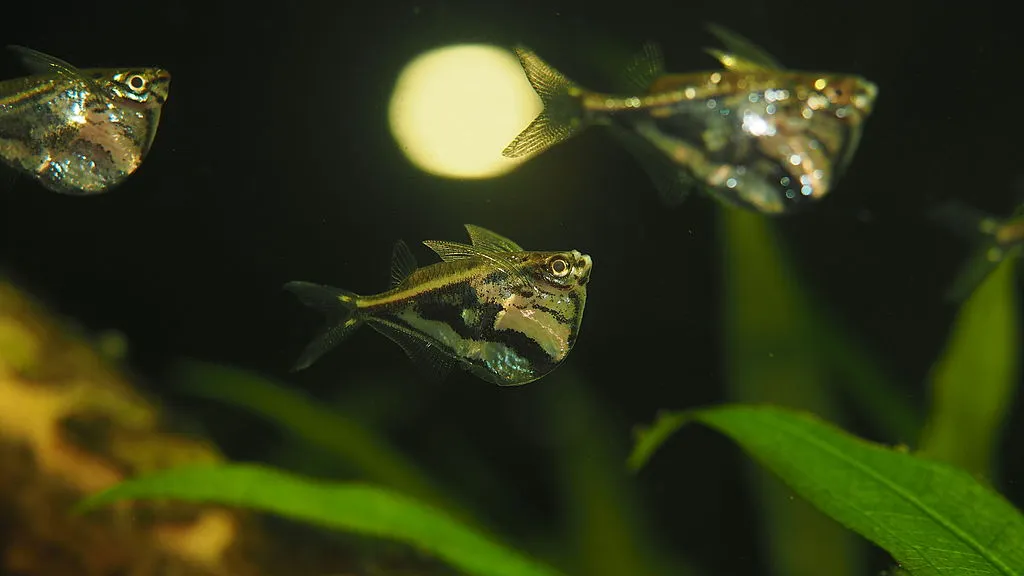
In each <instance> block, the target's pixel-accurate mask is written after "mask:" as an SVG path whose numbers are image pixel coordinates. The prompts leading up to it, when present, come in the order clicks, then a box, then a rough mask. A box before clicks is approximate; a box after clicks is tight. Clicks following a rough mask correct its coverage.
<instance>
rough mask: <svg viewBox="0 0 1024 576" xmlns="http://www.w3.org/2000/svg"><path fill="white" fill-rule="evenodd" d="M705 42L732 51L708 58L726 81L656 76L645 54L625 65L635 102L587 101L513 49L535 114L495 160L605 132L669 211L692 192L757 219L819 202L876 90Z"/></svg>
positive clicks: (736, 44) (849, 153)
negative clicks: (589, 131)
mask: <svg viewBox="0 0 1024 576" xmlns="http://www.w3.org/2000/svg"><path fill="white" fill-rule="evenodd" d="M712 32H713V33H714V34H715V35H716V36H718V37H719V38H720V39H721V40H722V41H723V42H724V43H725V44H726V45H727V47H728V48H729V49H730V50H731V52H725V51H720V50H713V49H709V53H711V54H712V55H713V56H714V57H715V58H717V59H718V60H719V61H720V63H721V64H722V65H723V66H724V67H725V69H724V70H718V71H709V72H694V73H688V74H666V73H665V71H664V69H663V66H662V64H661V56H660V52H659V51H658V50H657V49H656V48H655V47H653V46H645V47H644V50H643V52H642V53H641V54H640V55H639V56H638V57H637V58H636V60H635V61H634V62H633V63H631V65H630V72H631V73H632V78H631V79H632V81H633V84H636V85H638V86H644V87H645V88H644V89H643V90H641V91H640V92H638V93H636V94H606V93H601V92H595V91H593V90H588V89H586V88H583V87H581V86H579V85H577V84H576V83H574V82H573V81H571V80H569V79H568V78H566V77H565V76H564V75H563V74H562V73H561V72H559V71H558V70H556V69H555V68H553V67H552V66H550V65H549V64H548V63H547V62H545V61H544V60H542V59H541V58H540V57H539V56H538V55H537V54H536V53H534V52H533V51H532V50H530V49H528V48H525V47H522V46H520V47H516V48H515V53H516V55H517V56H518V57H519V61H520V63H521V64H522V66H523V71H524V72H525V74H526V77H527V79H528V80H529V81H530V84H531V85H532V86H533V88H534V90H535V91H536V92H537V94H538V95H539V96H540V98H541V101H542V102H543V103H544V109H543V111H542V112H541V113H540V114H539V115H538V116H537V118H535V119H534V120H533V122H531V123H530V124H529V125H528V126H527V127H526V128H525V129H524V130H523V131H522V132H521V133H520V134H519V135H518V136H517V137H516V138H515V139H514V140H513V141H512V143H511V144H509V145H508V147H506V148H505V150H504V151H503V154H504V155H505V156H507V157H511V158H516V157H522V156H526V155H530V154H538V153H541V152H543V151H544V150H546V149H547V148H549V147H551V146H554V145H556V144H558V143H560V142H562V141H564V140H566V139H568V138H570V137H571V136H572V135H574V134H576V133H578V132H579V131H580V130H583V129H585V128H586V127H588V126H591V125H603V126H606V127H608V128H609V129H610V130H611V132H612V133H613V135H615V136H616V137H617V139H618V140H619V141H620V142H622V144H623V145H624V146H626V148H627V149H628V150H629V151H630V153H632V154H633V155H634V156H635V157H636V158H637V160H638V161H639V162H640V163H641V164H642V165H643V167H644V169H645V171H647V173H648V174H649V175H650V177H651V179H652V181H653V183H654V185H655V187H656V188H657V190H658V192H659V193H660V195H661V197H662V199H663V200H664V201H665V202H666V203H668V204H670V205H674V204H678V203H679V202H682V200H683V199H685V198H686V196H687V195H688V193H689V191H690V190H691V189H692V188H694V187H696V188H702V189H704V190H705V191H706V192H708V193H709V194H711V195H712V196H713V197H715V198H717V199H718V200H720V201H722V202H723V203H725V204H728V205H732V206H738V207H741V208H745V209H748V210H755V211H758V212H761V213H765V214H782V213H787V212H792V211H794V210H796V209H797V208H799V207H801V206H804V205H807V204H808V203H811V202H814V201H817V200H819V199H821V198H823V197H825V196H826V195H828V193H829V192H831V191H832V189H833V188H834V187H835V185H836V182H837V181H838V179H839V178H840V176H841V175H842V173H843V172H844V171H845V169H846V167H847V166H848V165H849V164H850V162H851V161H852V158H853V155H854V153H855V152H856V149H857V147H858V145H859V142H860V135H861V131H862V126H863V123H864V122H865V121H866V119H867V118H868V117H869V116H870V114H871V112H872V108H873V106H874V102H875V100H876V98H877V96H878V88H877V86H876V85H875V84H873V83H872V82H870V81H868V80H865V79H864V78H861V77H860V76H856V75H850V74H834V73H825V72H821V73H819V72H801V71H794V70H784V69H782V68H781V66H780V65H779V64H778V63H777V62H775V60H774V58H772V57H771V56H770V55H769V54H768V53H767V52H765V51H763V50H761V49H760V48H758V47H757V46H756V45H754V44H753V43H751V42H749V41H747V40H745V39H743V38H742V37H741V36H739V35H738V34H735V33H732V32H728V31H727V30H725V29H724V28H721V27H712Z"/></svg>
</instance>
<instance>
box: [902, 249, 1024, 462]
mask: <svg viewBox="0 0 1024 576" xmlns="http://www.w3.org/2000/svg"><path fill="white" fill-rule="evenodd" d="M1016 264H1017V261H1016V258H1007V259H1005V260H1003V262H1002V263H1000V264H999V266H998V267H997V268H996V269H995V270H994V271H992V272H991V274H989V275H988V276H987V277H985V279H984V280H983V281H982V283H981V284H980V285H979V286H978V288H977V289H976V290H975V291H974V292H973V293H972V294H971V295H970V297H969V298H968V299H967V301H966V302H964V304H963V306H962V307H961V308H960V311H959V313H958V315H957V318H956V321H955V323H954V326H953V331H952V333H951V335H950V337H949V342H948V344H947V346H946V351H945V353H943V355H942V357H941V358H940V359H939V361H938V362H937V363H936V365H935V368H934V370H933V372H932V376H931V381H932V382H931V384H932V409H931V413H930V419H929V421H928V425H927V426H926V428H925V431H924V434H923V436H922V439H921V451H922V452H923V453H925V454H928V455H929V456H931V457H934V458H936V459H940V460H943V461H945V462H949V463H950V464H955V465H957V466H961V467H963V468H965V469H967V470H968V471H970V472H972V473H974V474H977V475H980V476H991V475H993V474H994V472H995V471H994V470H993V455H994V454H995V452H996V449H997V447H998V446H997V443H998V437H999V432H1000V430H1001V429H1002V426H1003V423H1004V421H1005V419H1006V414H1007V411H1008V410H1009V407H1010V406H1011V405H1012V403H1013V396H1014V393H1015V392H1016V390H1015V388H1016V386H1017V383H1018V381H1019V378H1020V351H1021V348H1022V343H1021V337H1020V327H1019V322H1020V317H1019V307H1020V304H1019V295H1018V291H1017V286H1016V282H1015V278H1014V268H1015V266H1016Z"/></svg>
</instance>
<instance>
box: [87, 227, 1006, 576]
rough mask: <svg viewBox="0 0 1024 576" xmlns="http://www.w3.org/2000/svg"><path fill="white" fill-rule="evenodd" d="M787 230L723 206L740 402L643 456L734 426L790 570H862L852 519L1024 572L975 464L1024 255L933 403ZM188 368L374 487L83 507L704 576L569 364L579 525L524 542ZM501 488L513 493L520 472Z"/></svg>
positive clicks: (582, 566) (163, 494)
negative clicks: (814, 274)
mask: <svg viewBox="0 0 1024 576" xmlns="http://www.w3.org/2000/svg"><path fill="white" fill-rule="evenodd" d="M774 226H775V224H774V223H773V221H771V220H768V219H765V218H762V217H759V216H756V215H753V214H750V213H746V212H738V211H725V210H723V211H722V220H721V247H722V254H723V261H722V262H723V267H722V269H723V273H724V287H725V290H724V295H723V324H724V326H723V328H724V330H723V342H722V349H723V351H724V354H725V356H724V358H723V361H724V364H725V367H726V371H727V381H728V384H729V393H730V395H731V396H732V399H733V401H734V402H735V403H736V404H734V405H729V406H724V407H718V408H709V409H705V410H695V411H688V412H673V413H667V412H666V413H662V416H660V417H659V419H658V420H657V422H656V423H655V424H654V425H653V426H652V427H650V428H647V429H644V430H643V431H642V433H641V434H640V436H639V438H638V440H637V443H636V445H635V446H634V450H633V453H632V456H630V458H629V465H630V468H632V469H633V470H634V471H636V470H638V469H639V468H640V467H641V466H642V465H643V464H644V463H645V462H646V461H647V460H648V459H649V458H650V456H651V455H652V453H653V452H654V451H655V450H656V449H657V448H658V447H659V446H661V445H662V444H663V443H664V442H665V441H666V440H667V439H668V438H669V436H671V435H672V434H673V433H674V432H675V431H676V430H678V429H679V428H680V427H682V426H683V425H684V424H686V423H688V422H700V423H702V424H704V425H706V426H709V427H711V428H713V429H715V430H717V431H719V432H721V433H723V434H725V435H727V436H728V437H730V438H732V439H733V440H734V441H735V442H736V443H738V444H739V445H740V446H741V447H742V448H743V449H744V450H745V451H746V452H747V453H749V454H750V455H751V456H753V459H754V460H755V461H757V462H758V463H760V464H761V466H762V467H763V468H764V469H765V470H766V471H769V472H771V473H772V476H767V475H760V474H754V475H752V479H753V480H754V484H753V486H754V488H755V490H754V492H755V494H756V496H757V499H758V501H759V502H760V503H761V505H762V508H761V510H762V520H763V522H762V534H763V535H764V538H765V541H766V542H767V543H768V545H769V550H768V551H769V557H770V558H771V562H772V565H773V568H774V569H775V571H776V572H777V573H779V574H785V575H786V576H789V575H791V574H792V575H801V574H821V573H828V574H832V575H842V574H851V575H852V574H857V573H862V572H863V567H862V562H863V561H864V558H865V555H864V554H863V551H861V550H859V549H858V547H857V546H856V545H854V544H855V542H854V544H851V541H850V540H849V537H850V535H852V534H854V533H856V534H860V535H861V536H863V537H865V538H866V539H867V540H869V541H871V542H873V543H875V544H877V545H878V546H880V547H881V548H883V549H885V550H886V551H888V552H889V553H890V554H891V555H892V556H893V558H894V559H895V560H896V561H897V562H899V566H897V567H895V568H894V572H893V573H912V574H915V575H921V574H924V575H931V574H961V573H971V574H994V575H1001V576H1007V575H1010V574H1021V573H1024V519H1022V516H1021V514H1020V513H1019V512H1018V511H1017V510H1015V509H1014V507H1013V506H1012V505H1011V504H1009V503H1008V502H1007V501H1005V500H1004V499H1003V498H1002V497H1001V496H999V494H998V493H997V492H996V491H995V490H993V489H992V488H990V487H988V486H987V485H986V484H985V483H983V482H979V481H978V480H976V479H975V476H980V477H983V478H991V477H993V475H994V474H995V470H996V465H997V461H996V460H997V458H996V454H997V448H998V445H999V436H1000V430H1001V428H1002V425H1003V423H1004V421H1005V419H1006V415H1007V413H1008V410H1009V406H1010V405H1011V404H1012V401H1013V397H1014V395H1015V388H1016V386H1017V385H1018V384H1019V380H1020V350H1021V337H1020V319H1019V310H1020V303H1019V298H1020V294H1019V290H1018V289H1017V285H1016V284H1015V278H1014V267H1013V266H1014V264H1015V262H1016V260H1015V259H1014V258H1008V259H1006V260H1005V261H1004V262H1003V263H1002V265H1000V266H999V267H998V268H997V269H996V270H994V271H993V272H992V273H991V274H989V275H988V276H987V277H985V279H984V281H983V282H981V284H980V285H979V287H978V288H977V290H975V291H974V292H973V293H972V294H971V295H970V297H969V298H968V299H967V300H966V301H965V302H964V303H963V305H962V307H961V309H960V310H959V313H958V315H957V318H956V320H955V322H954V325H953V328H952V331H951V334H950V337H949V341H948V343H947V346H946V348H945V351H944V353H943V354H942V356H941V357H940V358H939V359H938V360H937V362H936V363H935V366H934V369H933V371H932V374H931V378H930V381H929V385H930V388H931V395H932V406H931V409H930V411H929V412H928V414H927V417H926V418H925V417H923V416H921V415H920V414H918V411H917V410H916V408H915V407H913V406H911V405H909V404H908V403H907V402H906V401H905V399H904V398H903V397H902V396H901V395H900V394H899V393H897V391H898V390H900V389H901V388H900V387H899V383H897V382H895V381H894V380H893V379H892V378H891V377H890V376H889V375H888V374H887V373H886V371H885V369H884V368H883V367H882V362H880V361H879V357H878V356H877V355H876V354H875V353H873V351H871V350H869V347H868V346H865V345H863V344H862V343H860V342H857V341H856V340H855V339H854V338H851V336H850V335H849V333H848V332H847V331H846V330H843V329H842V328H841V321H840V320H839V318H838V317H837V316H836V315H835V314H833V313H832V312H831V311H830V309H829V306H827V305H825V304H824V302H822V300H821V299H820V298H819V297H818V296H817V295H816V294H815V293H814V291H813V290H811V289H810V288H809V287H808V286H806V285H805V283H804V282H803V281H802V280H801V274H800V271H799V270H798V269H797V267H796V266H795V265H794V263H793V262H791V261H790V258H789V256H788V254H787V253H786V250H785V247H784V244H783V242H782V241H781V238H780V237H779V236H778V234H777V231H776V230H775V228H774ZM174 380H175V381H176V382H178V383H179V384H180V386H181V387H182V388H184V389H185V390H186V391H187V392H189V393H191V394H193V395H198V396H202V397H205V398H207V399H210V400H214V401H218V402H223V403H226V404H229V405H234V406H237V407H240V408H242V409H244V410H246V411H248V412H250V413H253V414H256V415H259V416H260V417H262V418H265V419H267V420H268V421H270V422H273V423H274V424H275V425H276V426H278V427H279V428H280V429H281V430H284V431H287V432H288V433H289V435H290V437H292V438H293V439H295V440H297V441H298V442H299V443H304V444H306V445H308V446H311V447H316V448H318V449H320V450H323V451H326V452H327V453H329V454H331V455H332V457H334V458H336V459H338V460H341V461H344V462H345V463H347V464H348V470H350V471H351V473H352V474H353V475H355V476H357V477H358V478H359V479H360V480H366V481H371V482H373V483H375V484H377V485H378V486H373V485H366V484H352V483H347V482H346V483H327V482H323V481H320V480H313V479H309V478H303V477H299V476H294V475H291V474H288V473H284V472H281V471H277V470H275V469H273V468H268V467H259V466H248V465H228V466H221V467H207V468H192V469H174V470H169V471H166V472H163V473H159V474H155V475H151V476H145V477H141V478H138V479H134V480H129V481H127V482H125V483H123V484H121V485H119V486H116V487H114V488H112V489H110V490H108V491H106V492H104V493H102V494H99V495H97V496H95V497H93V498H92V499H90V500H88V501H87V502H86V504H85V505H86V506H88V507H95V506H100V505H102V504H105V503H108V502H111V501H114V500H120V499H137V498H180V499H187V500H201V501H210V502H222V503H226V504H233V505H238V506H246V507H251V508H255V509H258V510H262V511H265V512H270V513H274V514H279V515H283V516H286V517H291V518H295V519H300V520H305V521H307V522H310V523H313V524H316V525H320V526H326V527H329V528H334V529H340V530H346V531H354V532H358V533H363V534H370V535H375V536H379V537H382V538H390V539H393V540H398V541H402V542H406V543H409V544H412V545H413V546H416V547H418V548H421V549H423V550H426V551H428V552H430V553H432V554H434V555H436V556H437V557H439V558H441V559H443V560H445V561H447V562H448V563H449V564H451V565H452V566H454V567H456V568H458V569H460V570H462V571H464V572H466V573H468V574H503V575H510V576H514V575H519V574H555V573H556V572H555V569H553V568H549V567H548V566H547V565H545V564H541V563H539V562H537V561H534V560H531V559H529V558H528V557H527V556H526V555H524V554H523V553H521V552H518V551H516V548H529V549H532V550H534V554H533V555H534V556H538V557H546V558H548V559H549V561H550V562H549V563H550V564H551V565H555V566H560V567H562V568H563V570H564V571H565V572H568V573H571V574H586V575H587V576H604V575H609V576H618V575H620V574H624V573H629V574H637V575H644V574H651V575H653V574H673V575H679V574H699V570H697V569H695V568H694V567H692V566H689V565H688V564H687V563H686V562H685V560H682V559H680V558H679V555H678V554H671V553H669V552H668V551H666V550H663V549H662V548H661V547H659V546H657V545H656V544H655V542H656V541H657V540H658V538H655V537H653V536H652V532H651V530H650V528H649V527H648V526H647V523H646V518H645V514H644V510H642V509H641V507H640V506H639V505H638V501H639V500H638V499H637V494H636V487H635V485H634V484H633V483H631V482H630V479H629V478H628V477H624V476H623V475H622V473H623V470H622V468H621V465H620V463H621V461H622V459H623V458H624V457H625V454H626V452H628V447H627V446H625V444H624V442H625V441H626V439H624V438H616V437H614V436H612V435H609V434H607V433H606V432H608V431H610V430H614V429H616V428H617V427H616V426H615V425H614V424H615V423H614V420H613V419H612V418H611V416H610V414H609V411H607V410H605V409H604V408H603V407H602V405H601V403H600V402H599V400H598V396H597V395H595V394H594V393H593V392H591V391H590V390H589V388H588V386H587V383H586V382H585V380H584V378H582V377H581V376H580V375H579V374H578V373H577V372H576V371H575V370H574V369H573V368H572V367H571V366H567V367H566V368H564V369H563V370H560V371H558V372H555V373H554V374H552V375H551V376H550V377H548V379H546V381H545V383H544V386H545V387H546V388H545V392H546V394H545V396H544V402H545V404H546V405H547V406H548V407H549V412H548V417H547V418H546V420H547V432H546V434H548V435H549V436H550V437H552V438H554V439H556V443H557V444H558V445H559V446H558V449H557V450H556V451H555V452H556V453H557V454H558V466H556V467H555V468H554V469H555V470H556V471H557V473H558V476H559V477H560V478H561V485H562V487H563V490H562V498H563V501H564V504H565V509H566V521H565V522H564V526H562V527H561V529H559V527H558V526H554V525H551V526H539V527H537V536H536V539H535V540H534V541H531V542H529V543H523V544H525V545H523V546H513V545H508V544H502V543H500V541H499V539H498V538H497V537H494V536H491V535H489V534H490V530H488V529H487V528H485V527H483V526H482V525H481V523H480V522H478V521H476V520H474V518H475V517H486V514H485V512H486V511H482V510H467V509H466V508H465V505H464V504H463V503H461V502H458V501H457V499H456V498H453V497H452V495H450V494H447V493H446V492H445V490H444V489H443V488H441V487H440V485H439V483H438V482H436V481H435V480H434V479H431V478H429V477H428V475H427V474H426V473H424V472H423V471H422V470H421V469H420V468H419V467H417V466H416V465H415V464H413V463H412V462H411V461H410V460H409V459H408V458H407V457H406V456H405V455H404V454H402V453H401V452H400V451H398V450H396V449H394V448H393V447H392V446H390V445H389V443H388V442H387V440H386V439H385V438H383V437H382V436H380V435H378V434H377V433H375V432H372V431H371V430H370V429H369V428H368V427H367V426H365V425H363V424H360V423H358V422H356V421H354V420H352V419H350V418H346V417H344V416H342V415H340V414H338V413H337V412H336V411H335V410H333V409H331V408H329V407H324V406H321V405H319V404H318V403H317V402H315V401H314V400H312V399H310V398H306V397H304V396H303V395H302V394H300V393H298V392H296V391H294V390H293V389H292V388H291V387H289V386H287V385H284V384H278V383H276V382H273V381H271V380H268V379H266V378H264V377H261V376H258V375H255V374H251V373H249V372H246V371H244V370H239V369H236V368H231V367H226V366H220V365H216V364H210V363H206V362H199V361H191V360H190V361H183V362H181V363H180V364H178V366H177V368H176V369H175V372H174ZM768 405H776V406H775V407H769V406H768ZM851 413H856V414H858V415H860V416H862V417H866V418H867V419H868V421H869V422H870V423H871V424H872V425H873V426H874V427H875V428H876V429H877V431H878V432H879V433H880V434H882V435H883V436H885V437H887V438H889V439H890V440H891V441H892V443H894V444H895V443H899V444H901V445H902V444H903V443H908V444H909V443H912V442H913V441H914V440H916V439H919V446H920V450H919V451H918V452H916V453H915V452H912V451H911V448H909V447H905V446H904V447H901V448H887V447H885V446H882V445H878V444H873V443H869V442H866V441H863V440H860V439H858V438H856V437H854V436H852V435H850V434H847V433H845V432H843V431H841V430H840V429H839V428H836V427H835V426H834V425H831V424H827V423H826V422H825V421H835V422H839V423H841V422H842V421H843V420H844V418H845V417H847V416H849V415H850V414H851ZM925 421H926V422H927V424H926V425H925V424H923V422H925ZM940 460H941V461H942V462H940ZM780 481H781V482H780ZM501 489H502V490H504V491H505V493H507V494H510V495H513V494H515V488H514V487H512V486H503V487H501ZM793 494H795V495H798V496H800V497H801V498H802V499H803V501H804V502H805V503H800V502H795V501H794V500H793V498H792V496H791V495H793ZM563 532H564V533H563ZM538 551H541V553H540V554H538V553H537V552H538Z"/></svg>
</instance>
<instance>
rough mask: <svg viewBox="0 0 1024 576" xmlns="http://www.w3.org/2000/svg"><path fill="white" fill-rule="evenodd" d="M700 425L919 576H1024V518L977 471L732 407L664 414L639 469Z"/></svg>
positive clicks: (637, 455) (801, 419)
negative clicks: (681, 432)
mask: <svg viewBox="0 0 1024 576" xmlns="http://www.w3.org/2000/svg"><path fill="white" fill-rule="evenodd" d="M693 420H696V421H699V422H701V423H703V424H705V425H707V426H710V427H712V428H714V429H716V430H718V431H719V432H722V433H723V434H726V435H727V436H729V437H731V438H732V439H733V440H734V441H736V442H737V443H738V444H739V445H740V446H742V447H743V449H744V450H746V451H747V452H748V453H749V454H750V455H751V456H753V457H754V458H755V459H756V460H757V461H759V462H760V463H761V464H762V465H763V466H765V467H766V468H768V469H769V470H771V471H772V472H774V473H775V474H776V475H777V476H779V477H780V478H781V479H782V480H783V481H784V482H785V483H786V484H788V485H789V486H790V487H791V488H792V489H793V490H794V491H795V492H796V493H797V494H799V495H800V496H802V497H803V498H805V499H806V500H808V501H809V502H811V503H812V504H813V505H814V506H816V507H817V508H819V509H820V510H821V511H822V512H824V513H826V514H828V515H829V516H831V517H832V518H834V519H835V520H837V521H839V522H840V523H841V524H843V525H844V526H846V527H848V528H850V529H851V530H854V531H856V532H857V533H859V534H861V535H862V536H864V537H865V538H867V539H868V540H870V541H872V542H874V543H875V544H877V545H879V546H880V547H882V548H884V549H885V550H887V551H888V552H889V553H890V554H892V556H893V557H894V558H895V559H896V560H897V561H898V562H899V563H900V565H901V566H902V567H903V568H905V569H906V570H908V571H910V572H911V573H913V574H914V575H915V576H932V575H939V576H946V575H954V574H956V575H962V574H971V575H972V576H983V575H994V576H1019V575H1020V574H1024V516H1021V514H1020V512H1018V511H1017V510H1016V509H1015V508H1014V507H1013V506H1012V505H1011V504H1010V503H1009V502H1007V501H1006V500H1005V499H1004V498H1003V497H1002V496H1000V495H999V494H997V493H995V492H993V491H991V490H990V489H988V488H986V487H985V486H983V485H981V484H980V483H978V482H977V481H976V480H975V479H974V478H973V477H972V476H971V475H970V474H968V473H966V472H964V471H962V470H960V469H957V468H954V467H952V466H950V465H948V464H945V463H942V462H936V461H933V460H930V459H926V458H922V457H919V456H914V455H911V454H908V453H906V452H905V451H901V450H894V449H890V448H887V447H885V446H881V445H879V444H874V443H871V442H866V441H864V440H861V439H859V438H856V437H854V436H851V435H849V434H847V433H845V432H843V431H841V430H839V429H837V428H836V427H834V426H832V425H831V424H828V423H825V422H823V421H821V420H819V419H818V418H816V417H813V416H810V415H807V414H802V413H799V412H793V411H788V410H783V409H779V408H772V407H754V406H728V407H722V408H713V409H709V410H703V411H696V412H690V413H671V414H665V415H663V416H662V417H661V418H659V420H658V421H657V422H656V423H655V424H654V425H653V427H652V428H651V429H649V430H646V431H641V434H640V438H639V441H638V443H637V446H636V449H635V451H634V453H633V455H632V457H631V459H630V465H631V466H632V467H633V468H634V469H637V468H639V467H640V466H642V465H643V464H644V462H645V461H646V460H647V459H648V458H649V457H650V456H651V455H652V454H653V453H654V451H656V450H657V448H658V446H659V444H660V443H661V442H663V441H664V440H665V438H667V437H668V436H669V435H671V434H672V432H673V431H675V430H678V429H679V428H680V427H681V426H683V425H684V424H686V423H687V422H689V421H693Z"/></svg>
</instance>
